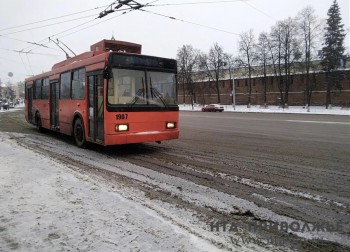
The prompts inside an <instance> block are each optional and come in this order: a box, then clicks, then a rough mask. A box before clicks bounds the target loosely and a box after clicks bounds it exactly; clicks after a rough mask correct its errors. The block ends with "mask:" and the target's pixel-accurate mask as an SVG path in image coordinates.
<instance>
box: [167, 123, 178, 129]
mask: <svg viewBox="0 0 350 252" xmlns="http://www.w3.org/2000/svg"><path fill="white" fill-rule="evenodd" d="M166 128H167V129H175V128H176V122H167V123H166Z"/></svg>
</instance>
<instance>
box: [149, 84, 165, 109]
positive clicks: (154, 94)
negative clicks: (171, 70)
mask: <svg viewBox="0 0 350 252" xmlns="http://www.w3.org/2000/svg"><path fill="white" fill-rule="evenodd" d="M149 83H150V87H151V96H152V100H153V96H155V97H157V98H159V99H160V101H161V102H162V103H163V105H164V107H166V108H167V107H168V106H167V104H166V102H165V101H164V99H163V96H162V94H161V93H160V92H159V91H158V89H156V88H153V87H152V79H151V78H149Z"/></svg>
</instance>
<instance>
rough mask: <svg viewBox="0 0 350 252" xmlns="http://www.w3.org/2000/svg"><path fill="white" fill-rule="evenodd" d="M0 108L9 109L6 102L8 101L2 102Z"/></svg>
mask: <svg viewBox="0 0 350 252" xmlns="http://www.w3.org/2000/svg"><path fill="white" fill-rule="evenodd" d="M2 109H3V110H9V109H10V106H9V103H8V102H4V103H3V104H2Z"/></svg>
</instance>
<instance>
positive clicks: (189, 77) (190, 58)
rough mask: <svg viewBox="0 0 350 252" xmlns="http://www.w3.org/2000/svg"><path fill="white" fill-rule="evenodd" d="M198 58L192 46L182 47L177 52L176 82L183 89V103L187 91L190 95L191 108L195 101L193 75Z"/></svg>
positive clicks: (197, 53) (196, 51)
mask: <svg viewBox="0 0 350 252" xmlns="http://www.w3.org/2000/svg"><path fill="white" fill-rule="evenodd" d="M198 56H199V51H198V50H196V49H194V48H193V46H192V45H183V46H182V47H181V48H179V49H178V51H177V61H178V81H179V82H180V85H181V84H182V88H183V102H184V103H185V102H186V90H188V91H189V93H190V95H191V104H192V108H193V103H194V102H195V100H196V96H195V88H194V83H193V75H194V70H195V67H196V64H197V61H198ZM186 86H187V88H186Z"/></svg>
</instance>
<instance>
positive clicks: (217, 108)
mask: <svg viewBox="0 0 350 252" xmlns="http://www.w3.org/2000/svg"><path fill="white" fill-rule="evenodd" d="M202 111H203V112H216V111H219V112H222V111H224V107H223V106H220V105H219V104H209V105H207V106H205V107H204V108H202Z"/></svg>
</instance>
